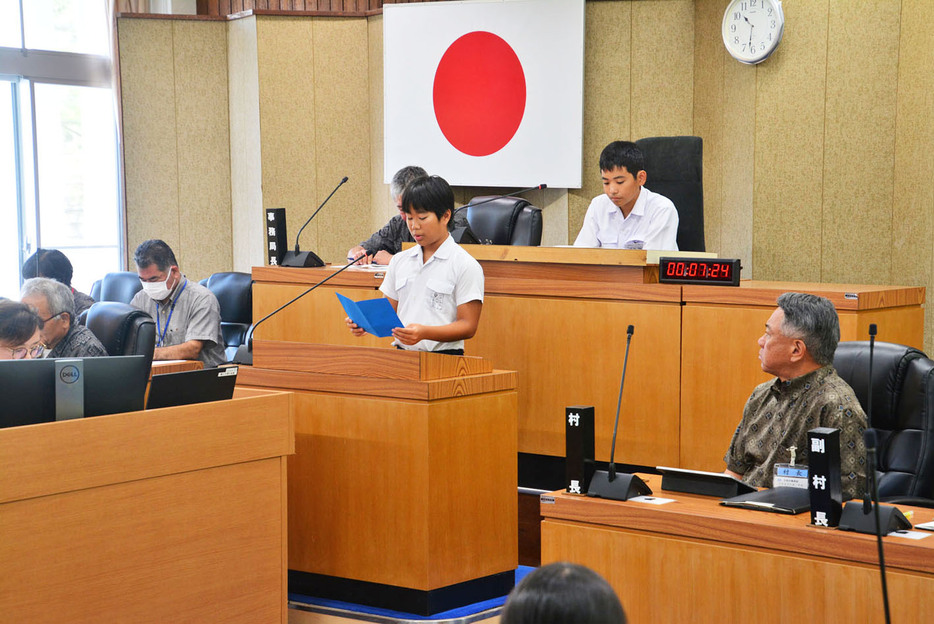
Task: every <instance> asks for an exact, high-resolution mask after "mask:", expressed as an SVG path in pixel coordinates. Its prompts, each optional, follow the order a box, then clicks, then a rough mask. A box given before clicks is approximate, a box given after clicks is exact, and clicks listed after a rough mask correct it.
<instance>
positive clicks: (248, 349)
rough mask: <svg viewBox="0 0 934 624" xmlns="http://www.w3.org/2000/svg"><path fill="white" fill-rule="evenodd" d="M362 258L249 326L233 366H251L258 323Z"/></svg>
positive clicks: (364, 256) (343, 267)
mask: <svg viewBox="0 0 934 624" xmlns="http://www.w3.org/2000/svg"><path fill="white" fill-rule="evenodd" d="M364 258H366V252H363V253H361V254H360V255H358V256H357V257H356V258H354V259H353V260H351V261H350V262H348V263H347V264H345V265H344V266H342V267H341V268H340V269H338V270H337V271H334V272H333V273H331V274H330V275H328V276H327V277H325V278H324V279H323V280H321V281H320V282H318V283H317V284H314V285H313V286H311V287H309V288H308V290H306V291H305V292H303V293H302V294H300V295H299V296H297V297H295V298H294V299H292V300H290V301H287V302H286V303H284V304H282V305H281V306H279V307H278V308H276V309H275V310H273V311H272V312H270V313H269V314H267V315H266V316H264V317H263V318H261V319H260V320H258V321H256V322H255V323H253V324H252V325H250V328H249V329H248V330H247V331H246V337H245V338H244V341H243V344H241V345H240V346H239V347H237V354H236V355H235V356H234V359H233V360H232V361H233V363H234V364H245V365H247V366H252V365H253V332H255V331H256V328H257V327H258V326H259V324H260V323H262V322H263V321H265V320H266V319H268V318H270V317H272V316H274V315H276V314H278V313H279V312H280V311H281V310H284V309H285V308H287V307H289V306H290V305H292V304H293V303H295V302H296V301H298V300H299V299H301V298H302V297H304V296H305V295H307V294H308V293H310V292H311V291H313V290H314V289H315V288H317V287H318V286H320V285H321V284H324V283H325V282H327V281H329V280H331V279H333V278H334V277H337V275H339V274H340V273H342V272H344V271H345V270H346V269H349V268H350V267H352V266H353V265H355V264H357V263H358V262H360V261H361V260H363V259H364Z"/></svg>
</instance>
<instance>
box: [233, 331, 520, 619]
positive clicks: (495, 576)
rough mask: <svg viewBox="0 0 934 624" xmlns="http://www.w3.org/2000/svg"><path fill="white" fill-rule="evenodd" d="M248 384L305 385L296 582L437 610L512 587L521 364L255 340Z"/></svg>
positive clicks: (340, 595) (292, 467)
mask: <svg viewBox="0 0 934 624" xmlns="http://www.w3.org/2000/svg"><path fill="white" fill-rule="evenodd" d="M253 362H254V366H253V367H247V366H244V367H241V368H240V374H239V376H238V378H237V383H238V386H242V387H254V388H273V389H281V390H292V391H294V392H295V399H294V400H295V405H296V455H295V456H294V457H293V458H291V460H290V461H289V590H290V592H292V593H298V594H304V595H309V596H316V597H324V598H334V599H340V600H346V601H350V602H356V603H362V604H369V605H372V606H378V607H383V608H389V609H395V610H399V611H406V612H409V613H418V614H422V615H429V614H432V613H437V612H439V611H444V610H447V609H450V608H454V607H456V606H461V605H463V604H468V603H471V602H476V601H478V600H483V599H486V598H492V597H495V596H502V595H505V594H506V593H508V591H509V589H510V588H511V587H512V584H513V575H514V570H515V568H516V566H517V535H516V513H517V510H516V504H517V503H516V390H515V388H516V373H514V372H511V371H496V370H493V368H492V366H491V365H490V362H488V361H486V360H483V359H481V358H473V357H456V356H449V355H439V354H435V353H425V352H412V351H400V350H396V349H385V348H371V347H360V346H358V347H352V346H340V345H321V344H306V343H295V342H275V341H260V340H257V341H254V343H253Z"/></svg>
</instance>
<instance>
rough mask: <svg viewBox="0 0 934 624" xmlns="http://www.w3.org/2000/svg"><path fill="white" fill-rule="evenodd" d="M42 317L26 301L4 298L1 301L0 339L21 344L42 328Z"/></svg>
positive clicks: (12, 343) (14, 344) (10, 343)
mask: <svg viewBox="0 0 934 624" xmlns="http://www.w3.org/2000/svg"><path fill="white" fill-rule="evenodd" d="M42 325H43V323H42V319H41V318H40V317H39V315H38V314H36V312H35V310H33V309H32V308H30V307H29V306H28V305H26V304H25V303H20V302H18V301H10V300H9V299H3V300H2V301H0V341H2V342H5V343H7V344H9V345H13V346H16V345H21V344H23V343H25V342H26V341H27V340H29V339H30V338H32V335H33V334H35V333H36V330H37V329H42Z"/></svg>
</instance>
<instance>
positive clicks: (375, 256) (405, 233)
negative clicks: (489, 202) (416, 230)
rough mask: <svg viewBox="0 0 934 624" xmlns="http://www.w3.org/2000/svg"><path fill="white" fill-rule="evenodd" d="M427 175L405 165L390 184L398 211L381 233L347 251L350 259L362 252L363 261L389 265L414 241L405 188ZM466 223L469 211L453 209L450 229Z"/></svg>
mask: <svg viewBox="0 0 934 624" xmlns="http://www.w3.org/2000/svg"><path fill="white" fill-rule="evenodd" d="M427 175H428V174H427V173H426V172H425V170H424V169H422V168H421V167H416V166H409V167H403V168H402V169H399V171H397V172H396V175H394V176H392V182H391V183H390V185H389V194H390V196H391V197H392V201H393V203H394V204H395V205H396V209H397V210H398V211H399V214H397V215H395V216H394V217H393V218H392V219H390V220H389V223H387V224H386V225H384V226H383V227H382V228H380V230H379V231H378V232H375V233H374V234H373V235H372V236H370V238H368V239H366V240H365V241H363V242H362V243H360V244H359V245H357V246H356V247H352V248H351V249H350V250H349V251H348V252H347V259H348V260H352V259H354V258H356V257H357V256H359V255H360V254H361V253H364V252H365V253H366V259H365V260H361V261H360V264H368V263H370V262H372V263H373V264H389V261H390V260H392V257H393V256H394V255H396V254H397V253H399V252H400V251H402V243H414V242H415V239H414V238H412V233H411V232H409V227H408V226H407V225H406V223H405V211H404V210H403V209H402V191H404V190H405V187H406V186H407V185H408V183H409V182H411V181H412V180H414V179H415V178H421V177H423V176H427ZM466 226H467V211H466V210H460V211H457V210H455V211H454V216H453V218H452V219H451V223H450V225H449V226H448V229H449V230H451V229H454V228H456V227H466Z"/></svg>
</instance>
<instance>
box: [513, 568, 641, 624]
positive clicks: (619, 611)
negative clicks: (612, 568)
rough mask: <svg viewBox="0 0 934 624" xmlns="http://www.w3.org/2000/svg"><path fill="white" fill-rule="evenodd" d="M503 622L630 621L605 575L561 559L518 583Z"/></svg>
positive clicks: (600, 623)
mask: <svg viewBox="0 0 934 624" xmlns="http://www.w3.org/2000/svg"><path fill="white" fill-rule="evenodd" d="M500 624H626V614H625V613H624V611H623V606H622V605H621V604H620V602H619V598H617V597H616V593H615V592H614V591H613V588H612V587H610V584H609V583H607V582H606V581H605V580H604V579H603V577H601V576H600V575H599V574H597V573H596V572H594V571H593V570H591V569H590V568H587V567H584V566H582V565H578V564H576V563H567V562H557V563H550V564H548V565H545V566H542V567H540V568H538V569H537V570H535V571H533V572H531V573H530V574H529V575H528V576H526V577H525V578H524V579H522V581H520V582H519V584H518V585H516V587H515V589H513V590H512V592H511V593H510V594H509V598H508V599H507V600H506V605H505V606H504V607H503V613H502V615H501V616H500Z"/></svg>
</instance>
